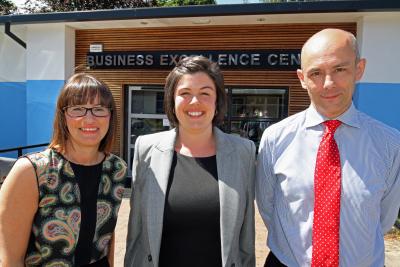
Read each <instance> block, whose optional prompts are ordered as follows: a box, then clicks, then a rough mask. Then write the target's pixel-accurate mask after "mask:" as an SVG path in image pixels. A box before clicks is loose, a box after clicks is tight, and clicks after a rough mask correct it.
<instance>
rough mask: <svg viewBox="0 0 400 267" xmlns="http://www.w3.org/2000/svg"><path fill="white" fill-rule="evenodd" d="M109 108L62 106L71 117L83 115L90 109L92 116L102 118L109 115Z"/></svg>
mask: <svg viewBox="0 0 400 267" xmlns="http://www.w3.org/2000/svg"><path fill="white" fill-rule="evenodd" d="M111 110H112V109H111V108H109V107H103V106H96V107H91V108H86V107H81V106H67V107H64V108H63V111H64V112H65V113H66V114H67V115H68V116H70V117H72V118H79V117H85V116H86V115H87V113H88V111H90V113H92V115H93V116H94V117H99V118H104V117H108V116H110V115H111Z"/></svg>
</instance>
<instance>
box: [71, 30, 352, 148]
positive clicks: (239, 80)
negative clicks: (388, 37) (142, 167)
mask: <svg viewBox="0 0 400 267" xmlns="http://www.w3.org/2000/svg"><path fill="white" fill-rule="evenodd" d="M327 27H330V28H341V29H344V30H347V31H350V32H352V33H354V34H356V24H355V23H331V24H276V25H273V24H268V25H233V26H201V27H199V26H196V27H173V28H172V27H168V28H140V29H130V28H121V29H97V30H77V31H76V50H75V51H76V54H75V64H76V66H75V67H76V72H79V71H86V72H88V73H92V74H94V75H96V76H97V77H99V78H100V79H102V80H103V81H104V82H105V83H107V84H108V86H109V87H110V89H111V91H112V92H113V95H114V98H115V101H116V103H117V116H118V120H119V130H118V133H117V136H116V143H115V146H114V149H113V151H114V152H115V153H117V154H120V153H122V152H123V150H124V149H123V142H121V140H122V139H121V134H123V129H124V127H123V124H124V123H126V122H125V120H124V119H123V116H122V114H123V108H124V107H123V103H124V100H123V89H124V85H126V84H132V85H134V84H137V85H144V84H150V85H163V84H164V82H165V77H166V76H167V74H168V70H151V69H142V70H88V69H87V68H86V67H87V66H86V53H87V52H88V51H89V45H90V44H91V43H102V44H103V46H104V51H185V50H186V51H188V50H251V49H301V47H302V45H303V43H304V42H305V41H306V40H307V39H308V38H309V37H310V36H311V35H312V34H314V33H315V32H317V31H319V30H321V29H324V28H327ZM224 77H225V84H226V85H227V86H257V87H258V86H259V87H273V86H279V87H287V88H289V115H292V114H295V113H297V112H300V111H302V110H304V109H305V108H307V107H308V105H309V103H310V102H309V98H308V95H307V92H306V90H304V89H303V88H302V87H301V85H300V82H299V81H298V79H297V75H296V72H295V71H265V70H251V71H248V70H246V71H231V70H229V71H224Z"/></svg>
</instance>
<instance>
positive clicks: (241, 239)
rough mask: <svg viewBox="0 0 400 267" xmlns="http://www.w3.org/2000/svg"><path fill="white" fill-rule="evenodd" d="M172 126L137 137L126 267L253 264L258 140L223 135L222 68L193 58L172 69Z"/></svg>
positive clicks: (168, 99)
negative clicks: (168, 128) (159, 131)
mask: <svg viewBox="0 0 400 267" xmlns="http://www.w3.org/2000/svg"><path fill="white" fill-rule="evenodd" d="M164 107H165V111H166V114H167V116H168V119H169V121H170V123H171V124H172V125H173V126H174V127H175V128H174V129H172V130H170V131H165V132H161V133H156V134H151V135H144V136H140V137H138V139H137V140H136V143H135V151H134V159H133V167H132V179H133V182H132V187H133V189H132V196H131V213H130V217H129V223H128V237H127V248H126V254H125V267H145V266H153V267H170V266H173V267H187V266H190V267H205V266H206V267H222V266H224V267H226V266H229V267H232V266H236V267H242V266H243V267H252V266H255V256H254V184H253V181H254V170H255V154H256V151H255V146H254V143H253V142H252V141H250V140H247V139H243V138H240V137H237V136H233V135H229V134H226V133H223V132H222V131H221V130H219V129H218V128H217V127H215V126H216V125H218V124H219V123H220V122H222V120H223V119H224V115H225V110H226V93H225V88H224V80H223V75H222V73H221V71H220V70H219V68H218V66H217V65H216V64H215V63H212V62H211V61H209V60H208V59H207V58H205V57H201V56H195V57H187V58H185V59H183V60H181V61H180V62H179V63H178V64H177V66H176V67H175V68H174V69H173V70H172V71H171V73H170V74H169V75H168V77H167V80H166V85H165V98H164Z"/></svg>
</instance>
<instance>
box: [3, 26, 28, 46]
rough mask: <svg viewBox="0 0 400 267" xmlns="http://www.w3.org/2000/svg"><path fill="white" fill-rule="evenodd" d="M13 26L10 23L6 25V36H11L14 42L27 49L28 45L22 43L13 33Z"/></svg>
mask: <svg viewBox="0 0 400 267" xmlns="http://www.w3.org/2000/svg"><path fill="white" fill-rule="evenodd" d="M10 29H11V24H10V22H6V23H5V31H4V32H5V34H7V35H8V36H10V38H11V39H13V40H14V41H16V42H17V43H18V44H20V45H21V46H22V47H23V48H25V49H26V43H25V42H24V41H22V40H21V39H20V38H19V37H18V36H16V35H15V34H14V33H12V32H11V30H10Z"/></svg>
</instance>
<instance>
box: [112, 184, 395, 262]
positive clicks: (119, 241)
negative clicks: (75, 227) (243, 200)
mask: <svg viewBox="0 0 400 267" xmlns="http://www.w3.org/2000/svg"><path fill="white" fill-rule="evenodd" d="M128 194H129V193H128V192H127V194H126V195H127V196H126V197H124V199H123V200H122V205H121V208H120V211H119V216H118V222H117V228H116V237H115V261H114V262H115V267H122V266H123V260H124V255H125V239H126V231H127V226H128V215H129V198H128ZM266 236H267V231H266V229H265V226H264V223H263V222H262V220H261V217H260V216H259V214H258V211H256V257H257V261H256V262H257V267H261V266H263V263H264V261H265V258H266V255H267V253H268V249H267V247H266V246H265V240H266ZM385 243H386V248H385V257H386V267H400V241H399V240H387V241H386V242H385ZM188 267H190V266H188Z"/></svg>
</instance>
